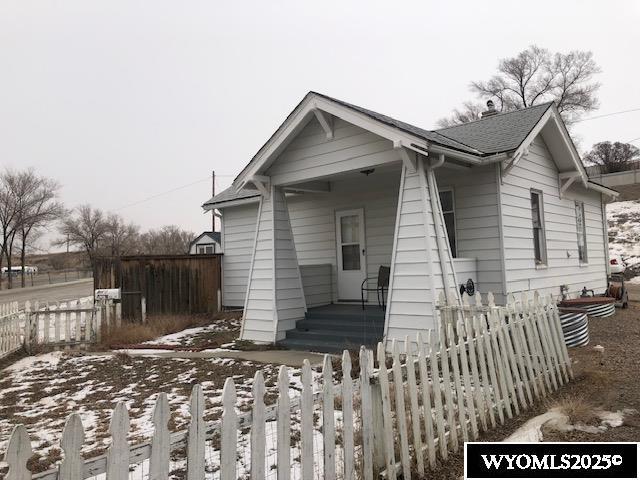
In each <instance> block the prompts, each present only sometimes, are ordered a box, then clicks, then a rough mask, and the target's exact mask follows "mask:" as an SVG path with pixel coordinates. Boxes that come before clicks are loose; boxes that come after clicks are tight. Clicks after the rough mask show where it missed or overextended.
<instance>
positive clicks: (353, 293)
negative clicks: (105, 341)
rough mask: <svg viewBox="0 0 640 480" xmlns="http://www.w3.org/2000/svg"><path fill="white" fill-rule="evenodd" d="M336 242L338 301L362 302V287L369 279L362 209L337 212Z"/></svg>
mask: <svg viewBox="0 0 640 480" xmlns="http://www.w3.org/2000/svg"><path fill="white" fill-rule="evenodd" d="M336 242H337V247H338V300H360V287H361V285H362V282H363V281H364V279H365V278H367V266H366V259H365V243H364V210H363V209H362V208H358V209H354V210H342V211H340V212H336ZM364 298H365V300H366V299H367V296H366V292H365V297H364Z"/></svg>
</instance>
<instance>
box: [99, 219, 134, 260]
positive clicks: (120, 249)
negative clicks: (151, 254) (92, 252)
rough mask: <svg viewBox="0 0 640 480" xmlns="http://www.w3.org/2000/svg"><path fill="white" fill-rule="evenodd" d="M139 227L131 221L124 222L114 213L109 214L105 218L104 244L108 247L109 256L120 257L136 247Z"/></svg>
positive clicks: (131, 251)
mask: <svg viewBox="0 0 640 480" xmlns="http://www.w3.org/2000/svg"><path fill="white" fill-rule="evenodd" d="M139 230H140V229H139V227H138V226H137V225H135V224H133V223H125V221H124V220H123V218H122V217H121V216H119V215H116V214H113V213H111V214H109V216H108V217H107V220H106V235H105V246H106V247H107V248H108V249H110V251H111V256H113V257H120V256H121V255H127V254H130V253H133V252H134V251H135V249H136V248H137V244H138V238H139Z"/></svg>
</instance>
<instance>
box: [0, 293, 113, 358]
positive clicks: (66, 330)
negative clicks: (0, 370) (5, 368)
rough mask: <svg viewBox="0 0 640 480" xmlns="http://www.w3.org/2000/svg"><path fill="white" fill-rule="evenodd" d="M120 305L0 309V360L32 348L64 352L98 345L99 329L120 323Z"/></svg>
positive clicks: (61, 304) (77, 302)
mask: <svg viewBox="0 0 640 480" xmlns="http://www.w3.org/2000/svg"><path fill="white" fill-rule="evenodd" d="M120 319H121V314H120V304H119V303H113V302H111V301H98V302H96V303H94V300H93V298H86V299H80V300H71V301H68V302H56V303H54V304H48V303H46V304H44V305H42V304H40V303H39V302H34V303H33V304H32V303H31V302H25V305H24V309H23V310H19V308H18V302H13V303H10V304H6V305H0V358H3V357H6V356H8V355H10V354H12V353H13V352H16V351H18V350H20V349H21V348H23V347H24V348H25V350H26V351H27V352H30V351H31V349H32V348H33V347H34V346H35V345H44V346H49V347H54V348H66V347H72V346H78V345H86V344H89V343H94V342H96V341H100V332H101V330H102V327H104V326H107V327H108V326H111V325H112V324H113V325H118V324H119V323H120Z"/></svg>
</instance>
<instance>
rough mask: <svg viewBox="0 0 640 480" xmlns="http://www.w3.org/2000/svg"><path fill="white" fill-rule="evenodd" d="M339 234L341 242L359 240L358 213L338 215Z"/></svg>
mask: <svg viewBox="0 0 640 480" xmlns="http://www.w3.org/2000/svg"><path fill="white" fill-rule="evenodd" d="M340 236H341V239H342V243H356V242H359V241H360V238H359V236H360V224H359V217H358V215H345V216H344V217H340Z"/></svg>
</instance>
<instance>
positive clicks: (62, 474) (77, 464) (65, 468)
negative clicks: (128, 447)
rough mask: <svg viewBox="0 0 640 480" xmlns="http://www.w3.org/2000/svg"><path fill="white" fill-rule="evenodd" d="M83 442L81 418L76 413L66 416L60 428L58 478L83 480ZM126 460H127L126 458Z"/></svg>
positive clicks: (62, 479)
mask: <svg viewBox="0 0 640 480" xmlns="http://www.w3.org/2000/svg"><path fill="white" fill-rule="evenodd" d="M83 444H84V427H83V426H82V419H81V418H80V415H78V414H77V413H72V414H71V415H69V417H67V421H66V422H65V424H64V429H63V430H62V441H61V442H60V446H61V447H62V451H63V452H64V457H63V459H62V463H60V467H59V470H58V471H59V480H83V473H84V472H83V470H84V459H83V458H82V455H81V453H80V452H81V450H82V445H83ZM127 462H128V460H127Z"/></svg>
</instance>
